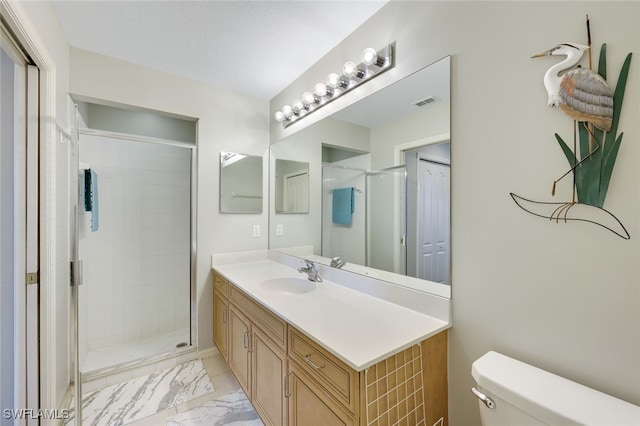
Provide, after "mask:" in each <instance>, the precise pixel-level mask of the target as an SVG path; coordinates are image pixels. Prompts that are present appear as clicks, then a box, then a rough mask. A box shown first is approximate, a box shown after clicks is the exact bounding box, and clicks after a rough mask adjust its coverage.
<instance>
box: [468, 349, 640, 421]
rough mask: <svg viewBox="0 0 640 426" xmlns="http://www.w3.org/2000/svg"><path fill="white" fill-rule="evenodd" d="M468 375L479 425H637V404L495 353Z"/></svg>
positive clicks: (638, 416) (488, 353)
mask: <svg viewBox="0 0 640 426" xmlns="http://www.w3.org/2000/svg"><path fill="white" fill-rule="evenodd" d="M471 375H472V376H473V378H474V379H475V381H476V383H477V386H476V387H475V388H473V389H472V392H473V393H474V394H475V395H476V397H477V398H478V400H479V405H480V417H481V419H482V424H483V426H516V425H517V426H541V425H562V426H564V425H593V426H639V425H640V407H638V406H636V405H633V404H630V403H628V402H625V401H622V400H619V399H616V398H614V397H612V396H610V395H607V394H604V393H602V392H598V391H596V390H594V389H591V388H588V387H586V386H583V385H580V384H578V383H575V382H572V381H570V380H567V379H564V378H562V377H560V376H556V375H555V374H551V373H549V372H547V371H544V370H541V369H539V368H536V367H533V366H531V365H528V364H525V363H523V362H520V361H518V360H515V359H513V358H509V357H508V356H505V355H502V354H499V353H497V352H493V351H492V352H487V353H486V354H485V355H483V356H482V357H481V358H479V359H477V360H476V361H475V362H474V363H473V365H472V367H471Z"/></svg>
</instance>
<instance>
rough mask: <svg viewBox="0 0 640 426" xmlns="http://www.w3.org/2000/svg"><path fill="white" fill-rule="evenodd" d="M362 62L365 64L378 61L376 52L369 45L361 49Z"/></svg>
mask: <svg viewBox="0 0 640 426" xmlns="http://www.w3.org/2000/svg"><path fill="white" fill-rule="evenodd" d="M360 59H361V60H362V63H363V64H365V65H367V66H368V65H373V64H375V63H376V62H377V61H378V52H376V50H375V49H373V48H371V47H367V48H366V49H364V50H363V51H362V55H361V56H360Z"/></svg>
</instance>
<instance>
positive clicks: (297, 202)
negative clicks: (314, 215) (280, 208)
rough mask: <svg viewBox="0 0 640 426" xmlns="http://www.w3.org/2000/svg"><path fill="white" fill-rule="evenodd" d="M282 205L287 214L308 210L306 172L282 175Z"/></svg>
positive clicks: (307, 176) (307, 174)
mask: <svg viewBox="0 0 640 426" xmlns="http://www.w3.org/2000/svg"><path fill="white" fill-rule="evenodd" d="M283 192H284V199H283V205H284V209H285V211H286V212H287V213H306V212H307V211H308V210H309V173H308V172H307V171H306V170H302V171H299V172H293V173H288V174H286V175H284V191H283Z"/></svg>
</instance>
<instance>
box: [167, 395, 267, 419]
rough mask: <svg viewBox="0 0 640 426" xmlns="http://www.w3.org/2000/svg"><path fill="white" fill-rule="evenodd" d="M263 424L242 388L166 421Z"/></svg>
mask: <svg viewBox="0 0 640 426" xmlns="http://www.w3.org/2000/svg"><path fill="white" fill-rule="evenodd" d="M223 425H224V426H263V423H262V421H261V420H260V418H259V417H258V413H256V411H255V410H254V409H253V407H252V406H251V403H250V402H249V400H248V399H247V396H246V395H245V394H244V392H243V391H242V390H237V391H234V392H231V393H229V394H226V395H223V396H220V397H217V398H215V399H213V400H211V401H208V402H205V403H204V404H202V405H200V406H198V407H194V408H192V409H190V410H188V411H185V412H182V413H178V414H176V415H175V416H173V417H170V418H169V419H167V421H166V426H223Z"/></svg>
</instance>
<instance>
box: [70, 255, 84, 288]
mask: <svg viewBox="0 0 640 426" xmlns="http://www.w3.org/2000/svg"><path fill="white" fill-rule="evenodd" d="M70 266H71V287H74V286H79V285H82V281H83V278H84V277H83V273H84V269H83V267H82V260H72V261H71V262H70Z"/></svg>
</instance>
